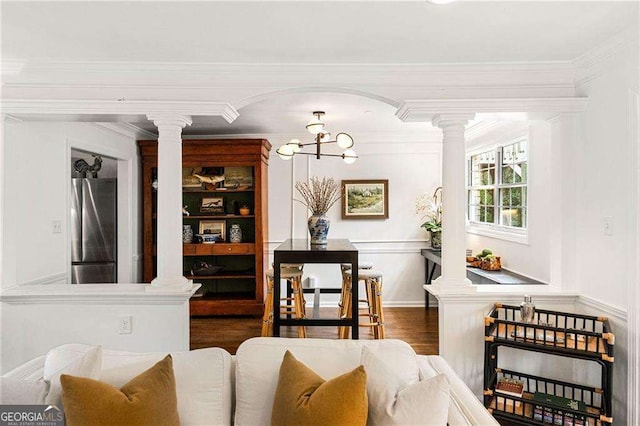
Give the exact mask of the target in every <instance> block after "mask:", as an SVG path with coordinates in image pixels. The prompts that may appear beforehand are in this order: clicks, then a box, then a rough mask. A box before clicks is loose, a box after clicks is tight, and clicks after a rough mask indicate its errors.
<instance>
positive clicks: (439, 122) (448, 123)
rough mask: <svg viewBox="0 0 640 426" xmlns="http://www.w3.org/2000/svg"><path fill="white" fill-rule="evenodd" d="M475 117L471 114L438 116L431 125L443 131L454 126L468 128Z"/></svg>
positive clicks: (434, 117) (432, 120)
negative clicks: (468, 124)
mask: <svg viewBox="0 0 640 426" xmlns="http://www.w3.org/2000/svg"><path fill="white" fill-rule="evenodd" d="M475 116H476V115H475V114H471V113H456V114H437V115H434V116H433V118H432V119H431V123H432V124H433V125H434V126H435V127H440V128H441V129H445V128H447V127H452V126H466V125H467V123H468V122H469V121H470V120H473V119H474V117H475Z"/></svg>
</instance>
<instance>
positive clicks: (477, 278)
mask: <svg viewBox="0 0 640 426" xmlns="http://www.w3.org/2000/svg"><path fill="white" fill-rule="evenodd" d="M420 254H422V256H423V257H424V260H425V270H424V277H425V281H426V284H431V281H433V279H435V278H437V277H439V276H440V271H439V268H437V267H438V266H440V264H441V263H442V253H441V251H440V250H434V249H432V248H424V249H421V250H420ZM467 278H469V280H470V281H471V282H472V283H473V284H504V285H506V284H508V285H523V284H527V285H530V284H544V283H543V282H540V281H537V280H534V279H532V278H529V277H525V276H524V275H520V274H516V273H515V272H511V271H509V270H507V269H504V268H503V269H502V270H500V271H485V270H482V269H479V268H472V267H470V266H467ZM424 307H425V309H427V308H428V307H429V293H428V292H426V291H425V299H424Z"/></svg>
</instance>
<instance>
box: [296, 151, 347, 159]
mask: <svg viewBox="0 0 640 426" xmlns="http://www.w3.org/2000/svg"><path fill="white" fill-rule="evenodd" d="M300 154H303V155H317V153H315V152H302V151H301V152H296V153H295V155H300ZM320 156H321V157H343V158H344V155H343V154H322V153H321V154H320Z"/></svg>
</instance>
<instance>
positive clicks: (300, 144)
mask: <svg viewBox="0 0 640 426" xmlns="http://www.w3.org/2000/svg"><path fill="white" fill-rule="evenodd" d="M336 142H338V141H320V145H324V144H326V143H336ZM309 145H318V142H309V143H299V144H298V146H309Z"/></svg>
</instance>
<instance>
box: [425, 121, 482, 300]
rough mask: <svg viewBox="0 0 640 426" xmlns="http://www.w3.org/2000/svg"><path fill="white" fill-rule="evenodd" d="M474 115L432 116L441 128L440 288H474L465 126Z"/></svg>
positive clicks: (445, 289)
mask: <svg viewBox="0 0 640 426" xmlns="http://www.w3.org/2000/svg"><path fill="white" fill-rule="evenodd" d="M473 117H474V115H473V114H442V115H436V116H434V117H433V119H432V123H433V125H434V126H437V127H440V128H441V129H442V136H443V137H442V141H443V144H442V275H441V276H440V277H438V278H437V279H435V280H434V285H436V286H438V287H439V290H440V291H447V290H456V291H458V290H460V289H461V288H466V289H467V290H469V291H472V290H473V289H475V287H473V286H472V285H471V281H470V280H469V279H468V278H467V267H466V259H465V257H466V246H467V232H466V229H465V228H466V213H465V212H466V183H465V168H466V160H465V138H464V132H465V125H466V124H467V123H468V121H469V120H471V119H473Z"/></svg>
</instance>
